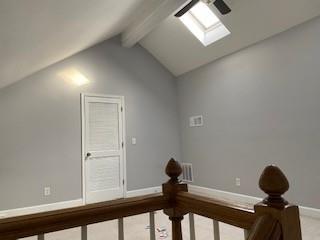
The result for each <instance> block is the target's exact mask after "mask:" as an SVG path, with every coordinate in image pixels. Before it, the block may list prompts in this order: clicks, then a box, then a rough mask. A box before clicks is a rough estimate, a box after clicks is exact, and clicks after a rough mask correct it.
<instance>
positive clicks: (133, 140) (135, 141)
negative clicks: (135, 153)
mask: <svg viewBox="0 0 320 240" xmlns="http://www.w3.org/2000/svg"><path fill="white" fill-rule="evenodd" d="M131 143H132V145H136V144H137V139H136V138H135V137H133V138H132V139H131Z"/></svg>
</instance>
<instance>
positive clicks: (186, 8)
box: [174, 0, 199, 17]
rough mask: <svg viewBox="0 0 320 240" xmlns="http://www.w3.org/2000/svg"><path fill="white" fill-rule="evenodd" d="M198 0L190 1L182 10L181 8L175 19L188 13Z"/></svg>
mask: <svg viewBox="0 0 320 240" xmlns="http://www.w3.org/2000/svg"><path fill="white" fill-rule="evenodd" d="M198 2H199V0H191V2H189V3H188V4H187V5H186V6H185V7H184V8H182V9H181V10H180V11H179V12H177V13H176V14H175V15H174V16H175V17H182V16H183V15H184V14H185V13H186V12H188V11H189V10H190V9H191V8H192V7H193V6H194V5H196V4H197V3H198Z"/></svg>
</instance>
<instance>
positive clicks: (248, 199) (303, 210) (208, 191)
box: [0, 185, 320, 219]
mask: <svg viewBox="0 0 320 240" xmlns="http://www.w3.org/2000/svg"><path fill="white" fill-rule="evenodd" d="M188 188H189V191H190V192H191V193H196V194H199V195H203V196H208V197H213V198H217V199H220V200H225V201H232V202H238V203H249V204H255V203H257V202H260V201H261V200H262V199H261V198H257V197H252V196H248V195H243V194H238V193H231V192H226V191H221V190H216V189H212V188H206V187H200V186H196V185H188ZM161 191H162V189H161V186H157V187H150V188H142V189H138V190H131V191H127V192H126V197H137V196H142V195H147V194H152V193H159V192H161ZM82 205H83V200H82V199H76V200H71V201H64V202H57V203H50V204H43V205H38V206H32V207H25V208H17V209H10V210H4V211H0V219H1V218H7V217H15V216H21V215H27V214H34V213H40V212H46V211H53V210H58V209H65V208H71V207H78V206H82ZM299 209H300V214H301V215H303V216H307V217H312V218H317V219H320V209H316V208H309V207H304V206H300V207H299Z"/></svg>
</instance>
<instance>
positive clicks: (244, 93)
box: [178, 18, 320, 208]
mask: <svg viewBox="0 0 320 240" xmlns="http://www.w3.org/2000/svg"><path fill="white" fill-rule="evenodd" d="M319 43H320V19H319V18H318V19H315V20H313V21H310V22H308V23H306V24H303V25H300V26H298V27H295V28H294V29H291V30H289V31H287V32H284V33H282V34H280V35H277V36H275V37H273V38H270V39H267V40H265V41H263V42H260V43H259V44H256V45H254V46H251V47H249V48H247V49H244V50H242V51H239V52H237V53H235V54H232V55H230V56H227V57H225V58H222V59H220V60H218V61H215V62H213V63H210V64H208V65H206V66H204V67H202V68H200V69H197V70H195V71H193V72H190V73H188V74H186V75H183V76H181V77H180V78H179V80H178V93H179V109H180V119H181V122H180V123H181V139H182V161H185V162H192V163H193V166H194V174H195V184H197V185H201V186H204V187H210V188H215V189H220V190H225V191H231V192H236V193H243V194H248V195H254V196H263V194H262V193H261V191H260V190H259V189H258V186H257V183H258V178H259V175H260V173H261V171H262V170H263V168H264V167H265V166H266V165H268V164H271V163H275V164H277V165H279V166H280V167H281V168H282V169H283V170H284V172H285V173H286V174H287V176H288V178H289V180H290V183H291V189H290V191H289V193H288V194H287V196H286V197H287V198H288V199H289V200H290V201H293V202H296V203H299V204H302V205H305V206H310V207H316V208H320V188H319V186H320V174H319V171H320V44H319ZM200 114H203V116H204V126H203V127H198V128H189V127H188V118H189V116H192V115H200ZM236 177H240V178H241V186H240V187H236V186H235V178H236Z"/></svg>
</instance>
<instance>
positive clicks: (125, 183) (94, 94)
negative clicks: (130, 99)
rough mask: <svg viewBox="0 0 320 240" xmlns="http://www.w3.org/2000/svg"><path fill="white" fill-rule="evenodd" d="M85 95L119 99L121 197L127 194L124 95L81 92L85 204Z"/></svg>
mask: <svg viewBox="0 0 320 240" xmlns="http://www.w3.org/2000/svg"><path fill="white" fill-rule="evenodd" d="M85 97H103V98H115V99H120V102H121V107H122V141H123V143H124V146H123V148H122V155H123V179H124V185H123V197H126V196H127V155H126V153H127V150H126V149H127V148H126V118H125V100H124V96H118V95H110V94H96V93H81V94H80V98H81V168H82V176H81V178H82V201H83V204H86V184H85V168H84V166H85V165H84V164H85V154H86V153H85V135H84V131H85V121H84V119H85V110H84V107H85Z"/></svg>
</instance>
